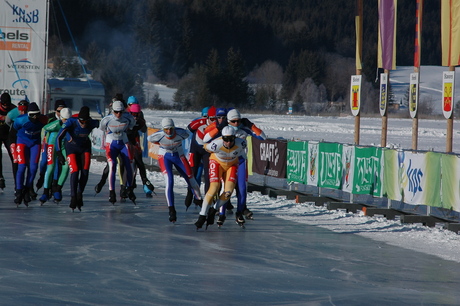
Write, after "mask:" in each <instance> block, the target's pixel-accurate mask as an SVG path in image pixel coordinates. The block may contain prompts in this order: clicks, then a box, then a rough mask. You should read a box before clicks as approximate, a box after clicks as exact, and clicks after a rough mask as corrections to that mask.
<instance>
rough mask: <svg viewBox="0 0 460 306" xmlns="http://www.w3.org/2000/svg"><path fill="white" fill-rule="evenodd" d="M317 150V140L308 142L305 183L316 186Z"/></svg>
mask: <svg viewBox="0 0 460 306" xmlns="http://www.w3.org/2000/svg"><path fill="white" fill-rule="evenodd" d="M318 151H319V143H318V142H317V141H309V142H308V165H307V166H308V169H307V177H306V179H307V185H310V186H318V167H319V164H318Z"/></svg>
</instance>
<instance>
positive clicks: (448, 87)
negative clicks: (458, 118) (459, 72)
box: [442, 71, 455, 119]
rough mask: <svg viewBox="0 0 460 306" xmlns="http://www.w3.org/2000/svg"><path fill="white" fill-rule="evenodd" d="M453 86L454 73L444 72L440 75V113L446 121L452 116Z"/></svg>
mask: <svg viewBox="0 0 460 306" xmlns="http://www.w3.org/2000/svg"><path fill="white" fill-rule="evenodd" d="M454 84H455V71H444V72H443V73H442V113H443V114H444V117H445V118H446V119H449V118H450V117H451V116H452V111H453V108H454V105H453V99H454Z"/></svg>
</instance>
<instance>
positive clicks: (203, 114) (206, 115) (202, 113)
mask: <svg viewBox="0 0 460 306" xmlns="http://www.w3.org/2000/svg"><path fill="white" fill-rule="evenodd" d="M208 110H209V106H206V107H205V108H203V109H202V110H201V117H208Z"/></svg>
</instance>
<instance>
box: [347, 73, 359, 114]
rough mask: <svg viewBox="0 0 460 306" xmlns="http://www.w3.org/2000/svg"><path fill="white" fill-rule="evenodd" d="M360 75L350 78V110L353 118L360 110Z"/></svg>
mask: <svg viewBox="0 0 460 306" xmlns="http://www.w3.org/2000/svg"><path fill="white" fill-rule="evenodd" d="M361 79H362V78H361V75H352V76H351V89H350V109H351V113H352V114H353V116H358V114H359V109H360V108H361Z"/></svg>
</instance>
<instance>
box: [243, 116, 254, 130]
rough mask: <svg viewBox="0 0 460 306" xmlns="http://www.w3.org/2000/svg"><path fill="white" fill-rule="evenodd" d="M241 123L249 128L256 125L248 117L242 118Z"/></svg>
mask: <svg viewBox="0 0 460 306" xmlns="http://www.w3.org/2000/svg"><path fill="white" fill-rule="evenodd" d="M241 123H242V124H243V125H244V126H246V127H248V128H252V126H253V125H254V123H252V122H251V121H250V120H249V119H248V118H243V119H241Z"/></svg>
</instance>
